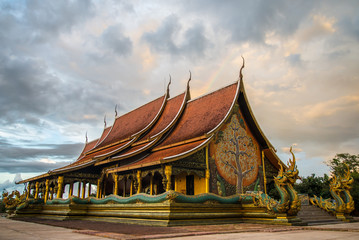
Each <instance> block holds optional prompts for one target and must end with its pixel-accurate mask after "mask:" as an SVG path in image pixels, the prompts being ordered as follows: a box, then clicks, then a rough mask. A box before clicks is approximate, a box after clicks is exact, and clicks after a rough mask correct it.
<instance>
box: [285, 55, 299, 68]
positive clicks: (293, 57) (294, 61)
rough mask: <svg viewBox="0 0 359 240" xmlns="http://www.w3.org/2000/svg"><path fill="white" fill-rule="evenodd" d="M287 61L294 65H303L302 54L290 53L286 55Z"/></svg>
mask: <svg viewBox="0 0 359 240" xmlns="http://www.w3.org/2000/svg"><path fill="white" fill-rule="evenodd" d="M286 59H287V61H288V62H289V64H290V65H292V66H297V65H301V63H302V59H301V57H300V54H290V55H289V56H288V57H286Z"/></svg>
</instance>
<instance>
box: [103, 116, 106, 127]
mask: <svg viewBox="0 0 359 240" xmlns="http://www.w3.org/2000/svg"><path fill="white" fill-rule="evenodd" d="M103 123H104V126H105V127H104V128H106V126H107V122H106V114H105V117H104V118H103Z"/></svg>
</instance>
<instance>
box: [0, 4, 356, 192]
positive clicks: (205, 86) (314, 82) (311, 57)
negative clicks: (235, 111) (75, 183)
mask: <svg viewBox="0 0 359 240" xmlns="http://www.w3.org/2000/svg"><path fill="white" fill-rule="evenodd" d="M358 43H359V2H358V1H331V0H328V1H315V0H309V1H305V0H304V1H285V0H282V1H281V0H272V1H265V0H262V1H260V0H252V1H226V0H224V1H215V0H197V1H189V0H188V1H186V0H183V1H171V0H169V1H139V0H138V1H137V0H134V1H109V0H101V1H100V0H98V1H97V0H93V1H90V0H83V1H81V0H80V1H68V0H62V1H40V0H29V1H25V0H18V1H17V0H14V1H13V0H11V1H10V0H8V1H7V0H0V44H1V47H0V189H4V188H9V187H12V186H13V185H14V184H13V182H14V181H17V180H19V179H24V178H29V177H32V176H36V175H38V174H41V173H45V172H47V171H49V170H51V169H54V168H57V167H61V166H64V165H67V164H69V163H71V162H73V161H75V160H76V159H77V157H78V155H79V153H80V152H81V150H82V148H83V146H84V143H85V136H86V132H87V135H88V138H89V140H93V139H96V138H98V137H100V134H101V132H102V130H103V127H104V116H106V122H107V125H111V124H112V123H113V121H114V117H115V105H117V111H118V113H119V115H121V114H124V113H126V112H129V111H131V110H133V109H134V108H137V107H139V106H141V105H143V104H145V103H147V102H149V101H151V100H153V99H155V98H157V97H159V96H161V95H163V94H164V91H165V86H166V84H167V83H168V81H169V75H171V77H172V84H171V86H170V92H171V95H172V96H175V95H177V94H180V93H182V92H183V91H184V90H185V87H186V82H187V80H188V77H189V70H190V71H191V72H192V81H191V83H190V84H191V95H192V97H193V98H194V97H197V96H200V95H202V94H206V93H208V92H211V91H214V90H216V89H219V88H221V87H224V86H226V85H228V84H231V83H233V82H234V81H236V80H237V79H238V71H239V69H240V67H241V65H242V58H241V56H243V57H244V58H245V60H246V66H245V68H244V70H243V75H244V84H245V88H246V92H247V95H248V98H249V102H250V105H251V107H252V110H253V112H254V115H255V117H256V119H257V121H258V122H259V125H260V126H261V128H262V130H263V132H264V133H265V135H266V136H267V138H268V139H269V140H270V141H271V143H272V144H273V145H274V147H275V148H276V149H277V154H278V156H279V157H280V158H281V159H282V161H284V162H286V161H287V160H288V159H289V158H290V154H289V152H288V151H289V147H290V146H294V151H295V155H296V159H297V165H298V169H299V172H300V175H301V176H308V175H311V174H312V173H315V174H316V175H317V176H321V175H323V174H324V173H329V168H328V167H327V166H326V164H325V162H327V161H328V160H330V159H332V158H333V157H334V156H335V154H337V153H350V154H358V151H359V148H358V146H359V124H358V122H359V45H358Z"/></svg>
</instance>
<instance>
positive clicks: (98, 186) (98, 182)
mask: <svg viewBox="0 0 359 240" xmlns="http://www.w3.org/2000/svg"><path fill="white" fill-rule="evenodd" d="M100 184H101V180H100V179H97V193H96V198H100V196H101V195H100V190H101V187H100Z"/></svg>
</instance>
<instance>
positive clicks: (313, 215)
mask: <svg viewBox="0 0 359 240" xmlns="http://www.w3.org/2000/svg"><path fill="white" fill-rule="evenodd" d="M297 217H298V218H300V219H302V221H303V222H306V223H308V225H325V224H336V223H343V222H342V221H341V220H339V219H337V218H336V217H335V216H333V215H331V214H329V213H328V212H326V211H324V210H322V209H320V208H319V207H316V206H313V205H302V207H301V210H300V211H299V212H298V215H297Z"/></svg>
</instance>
